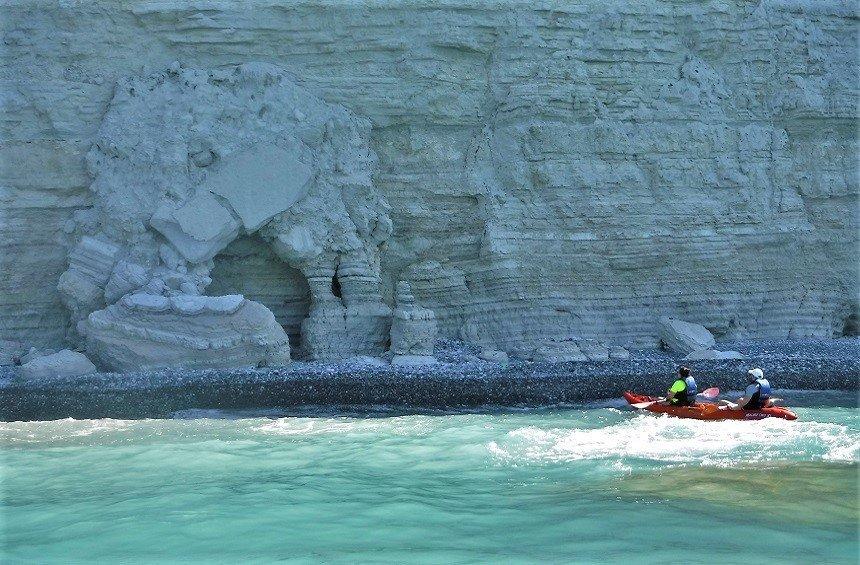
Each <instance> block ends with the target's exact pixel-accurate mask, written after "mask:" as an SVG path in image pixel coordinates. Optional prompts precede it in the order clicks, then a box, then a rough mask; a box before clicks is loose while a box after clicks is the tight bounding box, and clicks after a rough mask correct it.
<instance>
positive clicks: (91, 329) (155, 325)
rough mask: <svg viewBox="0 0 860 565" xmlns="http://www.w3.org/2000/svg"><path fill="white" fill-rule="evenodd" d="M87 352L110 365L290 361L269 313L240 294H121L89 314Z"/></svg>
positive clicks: (246, 364) (284, 339)
mask: <svg viewBox="0 0 860 565" xmlns="http://www.w3.org/2000/svg"><path fill="white" fill-rule="evenodd" d="M84 331H85V334H86V338H87V352H88V353H90V354H92V355H93V356H95V357H97V358H98V359H99V360H100V361H101V362H102V363H104V365H106V366H107V367H108V368H110V369H111V370H114V371H123V372H124V371H133V370H147V369H157V368H162V367H184V368H192V369H202V368H208V367H249V366H251V367H256V366H261V365H269V366H281V365H284V364H287V363H289V347H290V346H289V341H288V339H287V334H286V333H285V332H284V329H283V328H282V327H281V326H280V325H279V324H278V322H277V321H276V320H275V316H274V314H272V312H271V311H270V310H269V309H268V308H266V307H265V306H263V305H262V304H260V303H259V302H254V301H252V300H246V299H245V298H244V297H243V296H242V295H225V296H191V295H182V294H180V295H176V296H171V297H167V296H161V295H152V294H144V293H138V294H126V295H125V296H123V297H122V298H121V299H120V300H119V302H117V303H116V304H113V305H111V306H108V307H107V308H105V309H103V310H97V311H95V312H93V313H92V314H90V315H89V317H88V318H87V321H86V324H85V325H84Z"/></svg>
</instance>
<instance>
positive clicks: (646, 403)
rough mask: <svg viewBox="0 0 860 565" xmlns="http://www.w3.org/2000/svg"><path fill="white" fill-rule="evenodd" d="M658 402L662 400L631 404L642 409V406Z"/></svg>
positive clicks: (646, 406) (645, 406)
mask: <svg viewBox="0 0 860 565" xmlns="http://www.w3.org/2000/svg"><path fill="white" fill-rule="evenodd" d="M658 402H660V401H659V400H652V401H650V402H637V403H635V404H631V405H630V406H632V407H633V408H640V409H641V408H648V407H649V406H651V405H652V404H657V403H658Z"/></svg>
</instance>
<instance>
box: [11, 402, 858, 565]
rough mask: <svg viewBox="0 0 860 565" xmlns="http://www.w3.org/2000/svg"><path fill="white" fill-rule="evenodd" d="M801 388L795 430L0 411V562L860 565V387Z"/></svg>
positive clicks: (569, 414)
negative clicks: (11, 418)
mask: <svg viewBox="0 0 860 565" xmlns="http://www.w3.org/2000/svg"><path fill="white" fill-rule="evenodd" d="M787 396H789V400H790V401H791V403H792V404H794V405H795V406H801V408H798V410H797V411H798V413H799V415H800V418H801V419H800V420H799V421H797V422H786V421H782V420H765V421H761V422H696V421H691V420H679V419H673V418H668V417H657V416H654V415H651V414H637V413H635V412H631V411H627V410H622V409H619V408H620V407H621V404H620V403H606V404H604V405H591V406H585V407H572V408H566V409H536V410H527V411H510V410H508V411H495V412H493V411H490V412H486V413H477V414H476V413H469V414H429V415H402V416H393V415H384V414H382V415H380V414H376V415H375V417H367V416H366V415H364V416H362V417H359V416H353V417H347V416H334V415H332V416H322V417H305V416H288V417H277V415H273V414H271V413H267V414H254V413H233V414H228V413H221V412H205V411H198V412H189V413H184V414H177V417H176V418H175V419H172V420H59V421H50V422H26V423H22V422H14V423H0V440H2V455H0V457H2V459H0V481H2V482H0V489H2V491H0V544H2V549H0V561H2V562H3V563H19V562H20V563H33V562H39V563H48V562H54V563H75V562H77V563H84V562H86V563H93V562H115V561H126V562H135V563H163V562H176V561H184V562H189V561H190V562H224V563H228V562H229V563H236V562H245V563H247V562H270V561H276V560H280V561H284V560H287V561H296V562H318V561H323V562H404V561H409V562H427V563H466V562H507V563H510V562H533V561H545V562H547V561H548V562H607V561H609V562H612V561H633V560H635V561H636V562H640V563H665V562H677V563H691V562H692V563H696V562H698V563H708V562H714V561H715V560H716V561H720V562H728V563H741V562H749V561H755V562H759V563H762V562H780V563H787V562H789V563H790V562H797V563H812V562H816V563H821V562H828V563H857V561H858V529H857V528H858V492H857V484H858V483H857V481H858V468H857V462H858V459H860V418H858V408H857V407H856V399H855V398H853V394H849V396H850V398H849V399H848V401H847V402H846V399H845V395H844V394H837V393H824V394H823V395H814V394H808V393H794V394H793V395H792V394H791V393H788V394H787ZM803 406H805V407H803ZM756 540H757V541H756ZM751 542H752V543H751Z"/></svg>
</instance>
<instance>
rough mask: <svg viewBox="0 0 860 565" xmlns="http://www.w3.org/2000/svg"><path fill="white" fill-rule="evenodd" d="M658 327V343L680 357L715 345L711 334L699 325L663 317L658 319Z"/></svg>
mask: <svg viewBox="0 0 860 565" xmlns="http://www.w3.org/2000/svg"><path fill="white" fill-rule="evenodd" d="M659 325H660V341H662V342H663V343H664V344H665V345H666V347H668V348H669V349H671V350H672V351H675V352H676V353H681V354H682V355H687V354H689V353H692V352H693V351H699V350H702V349H711V348H712V347H713V346H714V344H715V343H716V340H715V339H714V336H713V335H712V334H711V332H709V331H708V329H707V328H705V327H704V326H700V325H699V324H692V323H690V322H684V321H682V320H676V319H675V318H670V317H668V316H663V317H662V318H660V322H659Z"/></svg>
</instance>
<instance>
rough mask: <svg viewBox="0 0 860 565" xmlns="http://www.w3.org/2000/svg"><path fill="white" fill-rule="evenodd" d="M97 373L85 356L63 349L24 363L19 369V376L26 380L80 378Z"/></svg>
mask: <svg viewBox="0 0 860 565" xmlns="http://www.w3.org/2000/svg"><path fill="white" fill-rule="evenodd" d="M95 371H96V366H95V365H93V364H92V362H91V361H90V360H89V359H87V357H86V356H85V355H84V354H82V353H78V352H77V351H71V350H69V349H63V350H62V351H59V352H57V353H52V354H50V355H44V356H41V357H37V358H36V359H33V360H32V361H29V362H27V363H24V364H23V365H21V367H20V369H19V375H20V376H21V377H23V378H25V379H39V378H50V377H79V376H82V375H88V374H90V373H94V372H95Z"/></svg>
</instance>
